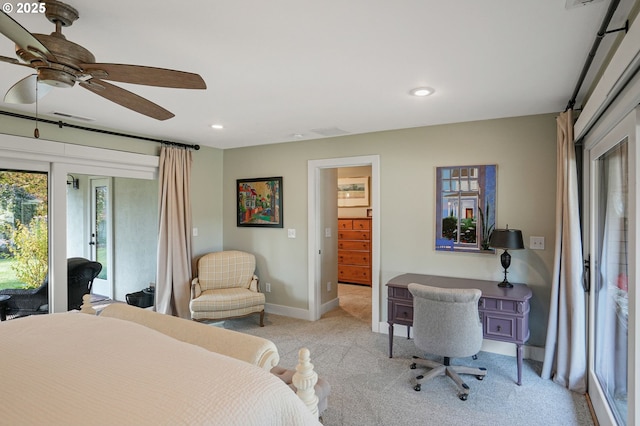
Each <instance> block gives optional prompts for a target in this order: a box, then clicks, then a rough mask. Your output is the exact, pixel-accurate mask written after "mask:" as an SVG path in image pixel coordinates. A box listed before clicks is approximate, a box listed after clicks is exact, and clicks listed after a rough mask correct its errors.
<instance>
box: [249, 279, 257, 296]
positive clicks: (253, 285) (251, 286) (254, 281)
mask: <svg viewBox="0 0 640 426" xmlns="http://www.w3.org/2000/svg"><path fill="white" fill-rule="evenodd" d="M258 282H259V280H258V276H257V275H254V276H253V278H252V279H251V284H249V290H251V291H255V292H257V293H260V286H259V285H258Z"/></svg>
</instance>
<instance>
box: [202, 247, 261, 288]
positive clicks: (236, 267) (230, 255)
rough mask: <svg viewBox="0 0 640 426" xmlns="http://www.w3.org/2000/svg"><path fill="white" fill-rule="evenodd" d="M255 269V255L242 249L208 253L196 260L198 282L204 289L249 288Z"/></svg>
mask: <svg viewBox="0 0 640 426" xmlns="http://www.w3.org/2000/svg"><path fill="white" fill-rule="evenodd" d="M255 270H256V257H255V256H254V255H253V254H251V253H245V252H243V251H237V250H228V251H219V252H215V253H209V254H206V255H204V256H202V257H201V258H200V259H199V260H198V282H199V283H200V288H201V289H202V291H204V290H214V289H220V288H234V287H243V288H249V286H250V285H251V279H252V278H253V274H254V272H255Z"/></svg>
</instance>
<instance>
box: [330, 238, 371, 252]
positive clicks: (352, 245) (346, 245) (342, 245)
mask: <svg viewBox="0 0 640 426" xmlns="http://www.w3.org/2000/svg"><path fill="white" fill-rule="evenodd" d="M370 244H371V243H369V241H356V240H347V241H338V250H358V251H366V252H368V251H369V246H370Z"/></svg>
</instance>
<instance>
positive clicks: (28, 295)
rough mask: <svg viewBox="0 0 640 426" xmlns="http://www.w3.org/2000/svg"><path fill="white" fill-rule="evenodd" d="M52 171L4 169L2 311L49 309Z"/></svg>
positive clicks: (0, 185) (0, 180)
mask: <svg viewBox="0 0 640 426" xmlns="http://www.w3.org/2000/svg"><path fill="white" fill-rule="evenodd" d="M48 193H49V189H48V174H47V173H44V172H32V171H20V170H8V169H2V170H0V291H1V292H0V297H2V298H3V299H8V301H5V306H6V309H4V310H3V311H2V312H0V314H1V315H2V319H5V318H6V316H7V315H9V317H11V316H24V315H32V314H42V313H48V312H49V286H48V279H47V278H48V272H49V230H48V229H49V223H48V212H49V205H48Z"/></svg>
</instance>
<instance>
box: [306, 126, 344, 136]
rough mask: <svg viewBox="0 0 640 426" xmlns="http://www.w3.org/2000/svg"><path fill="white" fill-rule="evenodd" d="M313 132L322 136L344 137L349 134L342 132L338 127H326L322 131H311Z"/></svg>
mask: <svg viewBox="0 0 640 426" xmlns="http://www.w3.org/2000/svg"><path fill="white" fill-rule="evenodd" d="M311 131H312V132H313V133H317V134H319V135H322V136H342V135H348V134H349V132H347V131H346V130H342V129H340V128H338V127H324V128H322V129H311Z"/></svg>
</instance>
